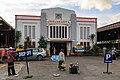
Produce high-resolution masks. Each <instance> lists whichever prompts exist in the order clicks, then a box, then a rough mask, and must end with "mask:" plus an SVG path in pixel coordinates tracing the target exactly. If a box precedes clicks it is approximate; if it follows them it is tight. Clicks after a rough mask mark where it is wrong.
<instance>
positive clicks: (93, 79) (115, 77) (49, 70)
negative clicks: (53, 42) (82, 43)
mask: <svg viewBox="0 0 120 80" xmlns="http://www.w3.org/2000/svg"><path fill="white" fill-rule="evenodd" d="M76 61H78V64H79V65H80V74H77V75H76V74H70V73H69V70H68V68H69V63H71V62H76ZM1 65H2V66H1ZM0 66H1V67H0V80H25V79H24V77H25V76H26V75H27V71H26V63H25V61H21V62H20V63H19V62H15V70H16V73H17V74H18V76H10V77H8V76H7V64H0ZM22 67H23V68H22ZM57 67H58V61H51V59H50V58H48V57H47V58H46V59H45V60H43V61H29V68H30V75H32V76H33V77H32V78H28V79H27V80H120V59H117V60H113V63H111V64H109V72H112V74H110V75H108V74H103V72H106V71H107V69H106V63H104V58H103V57H100V56H99V57H96V56H82V57H66V71H59V70H58V68H57ZM53 74H60V76H59V77H54V76H53Z"/></svg>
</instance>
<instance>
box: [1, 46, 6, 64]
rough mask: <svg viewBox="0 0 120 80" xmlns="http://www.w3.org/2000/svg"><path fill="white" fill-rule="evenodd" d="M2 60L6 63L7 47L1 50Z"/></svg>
mask: <svg viewBox="0 0 120 80" xmlns="http://www.w3.org/2000/svg"><path fill="white" fill-rule="evenodd" d="M1 52H2V53H1V62H2V63H4V62H5V48H2V51H1Z"/></svg>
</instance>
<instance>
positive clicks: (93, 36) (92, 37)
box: [89, 34, 95, 43]
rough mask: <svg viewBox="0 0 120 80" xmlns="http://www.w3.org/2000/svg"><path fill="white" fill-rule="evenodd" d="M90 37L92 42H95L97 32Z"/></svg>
mask: <svg viewBox="0 0 120 80" xmlns="http://www.w3.org/2000/svg"><path fill="white" fill-rule="evenodd" d="M89 37H90V39H91V40H92V43H94V38H95V34H91V35H90V36H89Z"/></svg>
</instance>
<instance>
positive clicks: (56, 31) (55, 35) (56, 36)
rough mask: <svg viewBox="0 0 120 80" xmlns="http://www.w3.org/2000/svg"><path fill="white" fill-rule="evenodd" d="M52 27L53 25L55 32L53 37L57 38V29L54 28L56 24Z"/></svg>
mask: <svg viewBox="0 0 120 80" xmlns="http://www.w3.org/2000/svg"><path fill="white" fill-rule="evenodd" d="M54 27H55V34H54V35H55V38H57V36H56V35H57V31H56V30H57V29H56V27H57V26H54Z"/></svg>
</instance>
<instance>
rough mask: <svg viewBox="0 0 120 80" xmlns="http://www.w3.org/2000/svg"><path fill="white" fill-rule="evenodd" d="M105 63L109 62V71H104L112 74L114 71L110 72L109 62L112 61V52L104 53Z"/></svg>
mask: <svg viewBox="0 0 120 80" xmlns="http://www.w3.org/2000/svg"><path fill="white" fill-rule="evenodd" d="M104 63H107V72H103V73H107V74H112V72H109V71H108V69H109V63H112V54H105V55H104Z"/></svg>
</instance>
